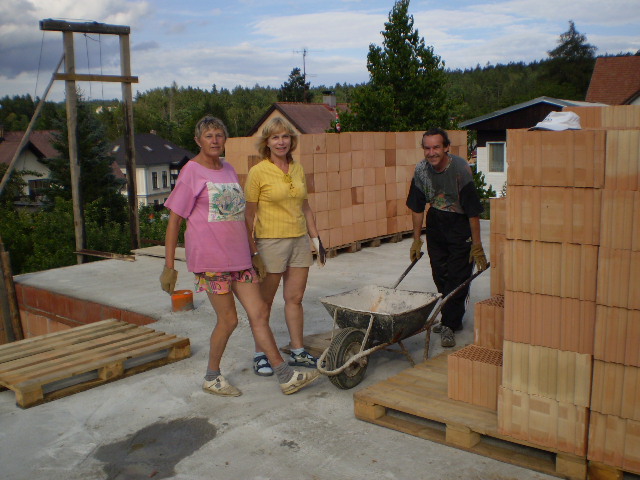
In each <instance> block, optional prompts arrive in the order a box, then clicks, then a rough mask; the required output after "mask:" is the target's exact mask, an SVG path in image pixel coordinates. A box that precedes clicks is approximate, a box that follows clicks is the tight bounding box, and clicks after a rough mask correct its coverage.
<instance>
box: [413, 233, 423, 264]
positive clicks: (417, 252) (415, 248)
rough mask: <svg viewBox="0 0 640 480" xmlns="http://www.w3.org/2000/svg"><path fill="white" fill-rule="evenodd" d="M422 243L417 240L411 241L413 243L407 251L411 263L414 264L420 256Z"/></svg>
mask: <svg viewBox="0 0 640 480" xmlns="http://www.w3.org/2000/svg"><path fill="white" fill-rule="evenodd" d="M423 243H424V242H423V241H422V240H420V239H419V238H414V239H413V243H412V244H411V249H410V250H409V258H410V259H411V261H412V262H415V261H416V260H418V259H419V258H420V257H421V256H422V254H421V251H422V244H423Z"/></svg>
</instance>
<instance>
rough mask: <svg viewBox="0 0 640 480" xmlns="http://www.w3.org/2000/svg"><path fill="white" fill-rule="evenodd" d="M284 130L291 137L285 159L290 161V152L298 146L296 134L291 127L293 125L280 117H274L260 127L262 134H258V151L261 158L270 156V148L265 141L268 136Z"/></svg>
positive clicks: (291, 158) (267, 139)
mask: <svg viewBox="0 0 640 480" xmlns="http://www.w3.org/2000/svg"><path fill="white" fill-rule="evenodd" d="M281 132H285V133H288V134H289V136H290V137H291V147H290V148H289V152H288V153H287V161H288V162H289V163H291V162H292V161H293V156H292V155H291V152H293V151H294V150H295V149H296V147H297V146H298V134H297V133H296V131H295V130H294V129H293V126H292V125H291V124H290V123H289V122H287V121H286V120H285V119H284V118H282V117H274V118H272V119H271V120H269V121H268V122H267V124H266V125H265V126H264V127H263V128H262V134H261V136H260V140H259V141H258V152H259V153H260V156H261V157H262V158H269V159H270V158H271V149H270V148H269V147H268V146H267V142H268V141H269V137H271V135H274V134H276V133H281Z"/></svg>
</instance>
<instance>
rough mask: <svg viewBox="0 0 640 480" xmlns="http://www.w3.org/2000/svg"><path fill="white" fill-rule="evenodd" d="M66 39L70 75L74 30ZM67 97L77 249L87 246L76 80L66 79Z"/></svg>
mask: <svg viewBox="0 0 640 480" xmlns="http://www.w3.org/2000/svg"><path fill="white" fill-rule="evenodd" d="M62 35H63V40H64V67H65V72H66V73H67V74H68V75H74V74H75V73H76V60H75V53H74V51H73V32H62ZM65 93H66V97H67V130H68V132H67V138H68V141H69V167H70V171H71V198H72V201H73V226H74V229H75V234H76V235H75V236H76V251H80V250H84V249H85V248H86V246H87V245H86V238H85V229H84V212H83V208H82V192H81V190H80V162H79V161H78V138H77V133H78V132H77V130H78V111H77V109H78V93H77V91H76V82H75V80H66V81H65ZM77 259H78V263H83V262H84V255H78V256H77Z"/></svg>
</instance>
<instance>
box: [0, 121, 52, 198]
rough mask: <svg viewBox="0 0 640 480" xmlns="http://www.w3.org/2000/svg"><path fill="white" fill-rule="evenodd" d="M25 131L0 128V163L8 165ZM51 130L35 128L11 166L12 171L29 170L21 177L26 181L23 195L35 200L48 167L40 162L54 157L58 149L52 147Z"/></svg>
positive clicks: (47, 176)
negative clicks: (7, 130)
mask: <svg viewBox="0 0 640 480" xmlns="http://www.w3.org/2000/svg"><path fill="white" fill-rule="evenodd" d="M24 133H25V132H4V131H3V130H2V129H0V163H4V164H6V165H9V164H10V163H11V160H12V159H13V157H14V156H15V154H16V152H17V150H18V147H19V146H20V143H21V142H22V137H24ZM52 134H53V131H51V130H36V131H32V132H31V134H30V135H29V140H28V141H27V143H26V145H25V146H24V148H23V149H22V152H20V155H19V156H18V158H17V159H16V163H15V164H14V166H13V171H14V172H16V171H29V172H33V173H28V174H24V175H23V176H22V179H23V180H24V181H25V182H26V183H27V185H26V186H25V188H24V195H25V196H28V197H29V198H31V199H32V200H36V199H37V197H38V194H39V191H40V190H41V189H42V188H43V187H45V186H46V184H47V180H48V178H49V169H48V168H47V166H46V165H45V164H44V163H43V162H42V160H44V159H47V158H56V157H57V156H59V153H58V151H57V150H56V149H55V148H53V146H52V145H51V141H52V140H53V135H52Z"/></svg>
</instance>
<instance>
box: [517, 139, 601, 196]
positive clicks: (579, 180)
mask: <svg viewBox="0 0 640 480" xmlns="http://www.w3.org/2000/svg"><path fill="white" fill-rule="evenodd" d="M507 138H508V142H507V143H508V153H509V155H508V157H507V158H508V162H509V175H508V184H509V185H531V186H556V187H583V188H584V187H592V188H602V186H603V184H604V163H605V151H604V150H605V149H604V147H605V132H604V131H596V130H581V131H573V130H567V131H562V132H548V131H547V132H540V131H533V132H530V131H527V130H508V131H507Z"/></svg>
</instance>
